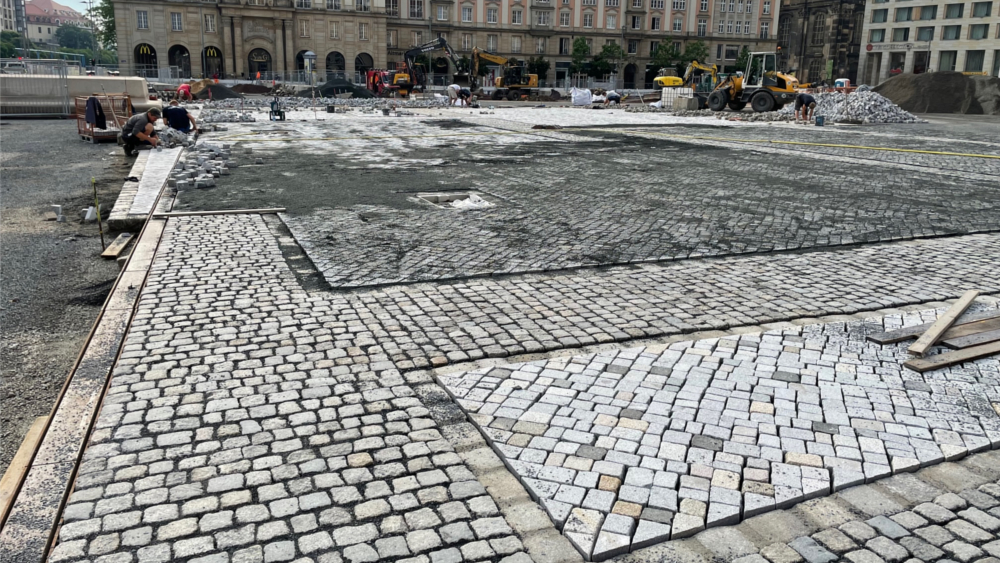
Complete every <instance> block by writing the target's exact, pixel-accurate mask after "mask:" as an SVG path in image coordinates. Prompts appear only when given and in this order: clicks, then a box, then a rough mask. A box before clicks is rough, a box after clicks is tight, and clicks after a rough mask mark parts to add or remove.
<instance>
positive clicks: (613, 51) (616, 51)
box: [590, 42, 626, 78]
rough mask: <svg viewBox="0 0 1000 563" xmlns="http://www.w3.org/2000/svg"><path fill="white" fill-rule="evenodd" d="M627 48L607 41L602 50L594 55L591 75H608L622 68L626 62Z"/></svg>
mask: <svg viewBox="0 0 1000 563" xmlns="http://www.w3.org/2000/svg"><path fill="white" fill-rule="evenodd" d="M625 58H626V55H625V50H624V49H622V47H621V45H619V44H618V43H614V42H612V43H605V44H604V46H603V47H601V52H600V53H598V54H597V55H595V56H594V60H593V61H592V62H591V63H590V75H591V76H593V77H595V78H596V77H601V76H607V75H609V74H612V73H617V72H619V71H620V70H621V67H622V65H623V64H624V62H625Z"/></svg>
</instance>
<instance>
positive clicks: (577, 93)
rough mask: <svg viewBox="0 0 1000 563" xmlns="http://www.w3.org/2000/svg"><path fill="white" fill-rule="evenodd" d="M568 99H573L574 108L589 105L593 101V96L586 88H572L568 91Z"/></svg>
mask: <svg viewBox="0 0 1000 563" xmlns="http://www.w3.org/2000/svg"><path fill="white" fill-rule="evenodd" d="M570 97H571V98H572V99H573V105H574V106H586V105H590V104H591V102H592V101H593V94H591V92H590V90H587V89H586V88H573V89H572V90H570Z"/></svg>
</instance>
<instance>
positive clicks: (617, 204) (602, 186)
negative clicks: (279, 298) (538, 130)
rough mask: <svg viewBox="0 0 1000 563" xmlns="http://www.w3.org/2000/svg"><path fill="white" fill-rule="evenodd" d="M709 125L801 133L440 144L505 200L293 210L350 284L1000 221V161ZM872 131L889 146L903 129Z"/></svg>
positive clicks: (462, 179) (672, 256)
mask: <svg viewBox="0 0 1000 563" xmlns="http://www.w3.org/2000/svg"><path fill="white" fill-rule="evenodd" d="M463 119H464V120H465V121H468V122H469V123H471V124H475V125H476V129H475V130H476V131H480V130H484V129H486V127H487V126H488V127H493V128H495V129H498V130H504V131H507V132H510V133H514V132H523V133H525V134H526V135H527V134H529V133H531V132H532V130H531V126H530V125H529V124H522V123H517V122H513V121H509V120H503V119H497V118H494V117H475V116H474V117H470V118H463ZM568 131H574V130H572V129H568ZM792 131H793V133H800V132H798V131H797V130H792ZM544 133H545V134H558V132H555V133H553V132H548V131H544ZM585 135H590V138H589V139H588V137H586V136H585ZM697 135H702V136H706V135H707V136H713V135H714V136H718V137H719V138H764V139H771V138H773V139H776V140H777V139H782V138H788V137H791V138H796V137H795V136H794V135H790V134H788V133H786V132H784V129H782V130H781V131H779V130H776V129H769V128H763V127H754V128H750V127H736V128H733V127H730V128H725V129H724V130H722V131H721V132H714V133H713V132H708V133H706V132H705V130H704V128H701V129H696V128H669V129H666V128H661V129H649V130H642V129H632V130H629V131H628V132H623V133H616V132H615V130H612V129H603V130H601V131H600V132H593V131H591V132H589V133H588V132H586V131H577V132H575V133H573V134H572V135H565V136H566V137H569V138H571V139H574V141H573V142H569V141H566V140H560V141H553V140H548V139H544V138H535V139H533V140H530V139H529V140H526V141H523V142H520V143H519V144H516V145H513V146H511V145H505V146H503V147H497V148H492V147H488V146H484V145H482V144H474V145H471V146H467V147H464V148H463V149H462V151H460V154H461V156H460V157H457V158H456V157H455V156H454V155H452V153H451V152H450V151H447V150H445V151H441V152H440V154H441V156H442V158H443V161H442V162H441V163H439V164H440V165H442V166H449V168H447V171H448V177H449V180H448V183H449V189H455V188H454V186H456V185H458V186H464V187H466V188H467V189H472V190H479V191H482V192H485V193H487V194H489V195H488V196H487V198H488V199H491V200H492V201H494V202H495V203H496V204H497V205H496V206H495V207H493V208H489V209H485V210H474V211H462V212H459V211H454V210H447V209H438V208H432V207H431V206H429V205H428V206H424V207H422V208H412V207H411V208H408V209H400V208H394V207H392V206H387V205H384V204H382V205H352V206H344V207H339V208H334V209H324V210H320V211H316V212H314V213H311V214H294V215H287V216H285V217H284V219H285V221H286V222H287V223H288V226H289V228H290V229H291V231H292V233H293V234H294V236H295V238H296V240H297V241H298V242H299V243H300V244H301V245H302V247H303V248H304V249H305V250H306V252H307V253H308V255H309V257H310V258H311V259H312V261H313V262H314V263H315V264H316V265H317V267H318V268H319V269H320V271H321V272H322V273H323V275H324V276H325V277H326V279H327V281H328V282H329V283H330V284H331V285H332V286H334V287H344V288H346V287H361V286H370V285H379V284H393V283H406V282H413V281H431V280H442V279H453V278H464V277H469V276H482V275H490V274H497V273H524V272H538V271H550V270H559V269H566V268H577V267H581V266H594V265H609V264H627V263H641V262H645V261H655V260H676V259H684V258H690V257H699V256H723V255H736V254H748V253H760V252H772V251H778V250H785V249H800V248H825V247H832V246H839V245H850V244H859V243H870V242H880V241H892V240H901V239H910V238H915V237H931V236H940V235H950V234H956V233H973V232H986V231H993V230H995V229H996V228H997V226H998V225H1000V207H998V206H997V205H996V203H995V202H996V201H998V200H1000V187H998V185H997V182H996V177H997V176H998V175H1000V161H990V160H984V159H975V158H964V157H950V156H934V155H927V154H913V153H898V152H879V151H872V150H857V149H848V148H839V147H793V146H788V145H780V146H776V145H760V144H753V145H748V144H744V143H733V142H725V141H717V140H706V139H694V138H688V137H691V136H697ZM802 135H804V133H802ZM595 136H596V137H597V138H595ZM848 137H849V138H848ZM856 137H857V135H849V134H842V135H839V136H837V137H836V138H835V139H834V141H842V142H858V140H857V138H856ZM525 138H526V137H518V139H525ZM508 140H509V139H508ZM813 140H815V139H813ZM411 141H412V140H411ZM864 141H865V142H870V143H871V144H874V145H879V146H884V145H888V144H891V142H894V139H893V138H890V139H882V138H872V139H869V138H864ZM909 144H910V145H912V146H915V147H917V148H922V149H934V150H936V149H938V148H940V147H935V146H932V145H931V144H930V143H929V142H928V141H919V142H917V141H910V143H909ZM995 146H996V145H991V147H995ZM962 148H963V149H966V150H970V151H974V152H984V150H985V149H983V148H982V147H979V146H973V147H972V148H969V147H967V146H963V147H962ZM993 150H996V149H995V148H994V149H993ZM497 153H500V154H502V155H503V156H504V159H503V160H502V161H496V160H495V159H496V157H497V155H498V154H497ZM403 154H405V153H403ZM329 158H330V159H331V160H334V161H335V160H336V159H337V158H338V157H336V156H331V157H329ZM343 158H345V159H350V158H353V157H350V156H345V157H343ZM723 162H724V164H723ZM454 164H459V166H458V167H457V168H456V167H455V166H454ZM345 181H346V180H345ZM900 186H905V187H906V189H905V193H901V192H900ZM405 197H406V195H405V194H400V195H399V198H400V200H403V199H405Z"/></svg>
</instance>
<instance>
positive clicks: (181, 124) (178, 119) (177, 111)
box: [163, 100, 198, 133]
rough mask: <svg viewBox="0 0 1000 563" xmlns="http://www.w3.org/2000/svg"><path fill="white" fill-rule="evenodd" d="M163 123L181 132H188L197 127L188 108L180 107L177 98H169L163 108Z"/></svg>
mask: <svg viewBox="0 0 1000 563" xmlns="http://www.w3.org/2000/svg"><path fill="white" fill-rule="evenodd" d="M163 124H164V125H166V126H167V127H170V128H173V129H176V130H178V131H180V132H181V133H190V132H191V131H193V130H196V129H198V123H197V122H195V120H194V116H192V115H191V114H190V113H188V110H186V109H184V108H182V107H181V105H180V104H179V103H177V100H171V101H170V105H169V106H167V109H165V110H163Z"/></svg>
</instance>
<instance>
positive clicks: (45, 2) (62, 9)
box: [24, 0, 86, 24]
mask: <svg viewBox="0 0 1000 563" xmlns="http://www.w3.org/2000/svg"><path fill="white" fill-rule="evenodd" d="M24 12H25V14H26V15H28V16H40V17H48V18H51V19H52V20H56V19H58V20H59V21H60V23H68V22H73V23H79V24H86V18H84V16H83V14H81V13H80V12H77V11H76V10H74V9H73V8H70V7H69V6H63V5H62V4H60V3H58V2H53V0H28V1H27V2H25V3H24Z"/></svg>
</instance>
